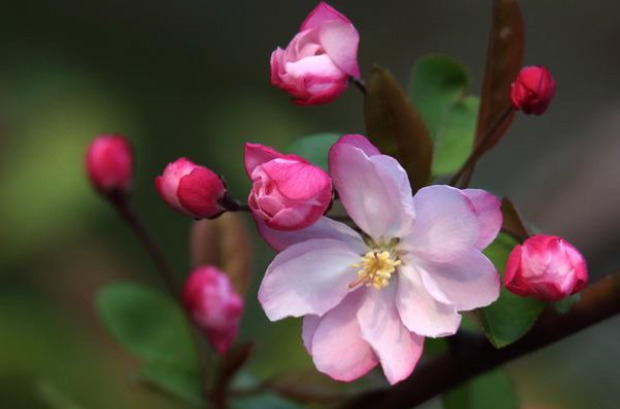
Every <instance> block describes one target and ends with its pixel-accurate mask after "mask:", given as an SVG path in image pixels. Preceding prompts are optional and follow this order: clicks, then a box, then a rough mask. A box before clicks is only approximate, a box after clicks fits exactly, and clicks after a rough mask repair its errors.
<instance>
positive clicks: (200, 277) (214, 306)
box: [183, 266, 243, 355]
mask: <svg viewBox="0 0 620 409" xmlns="http://www.w3.org/2000/svg"><path fill="white" fill-rule="evenodd" d="M183 303H184V305H185V308H186V310H187V312H188V314H189V316H190V317H191V319H192V321H193V322H194V323H195V324H196V325H197V326H198V327H199V328H200V329H201V330H202V331H203V332H204V333H205V335H206V336H207V338H208V340H209V342H210V343H211V345H212V346H213V348H215V350H216V351H217V352H218V353H219V354H220V355H223V354H225V353H226V351H227V350H228V349H229V348H230V346H231V345H232V344H233V343H234V341H235V339H236V338H237V334H238V332H239V321H240V320H241V315H242V313H243V299H242V298H241V296H240V295H239V294H237V293H236V292H235V290H234V289H233V286H232V284H231V282H230V279H229V278H228V276H227V275H226V274H225V273H223V272H222V271H220V270H218V269H217V268H215V267H213V266H202V267H199V268H197V269H196V270H194V271H193V272H192V273H191V274H190V276H189V277H188V278H187V281H186V282H185V286H184V288H183Z"/></svg>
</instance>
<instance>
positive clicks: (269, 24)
mask: <svg viewBox="0 0 620 409" xmlns="http://www.w3.org/2000/svg"><path fill="white" fill-rule="evenodd" d="M489 3H490V2H489V1H487V0H476V1H468V2H464V1H459V0H436V1H433V2H431V1H423V0H413V1H411V0H410V1H405V0H399V1H391V2H378V1H372V2H371V1H369V2H363V3H362V2H356V1H353V0H334V1H332V4H333V5H334V6H335V7H336V8H338V9H340V10H341V11H342V12H344V13H345V14H346V15H347V16H349V18H350V19H351V20H352V21H353V22H354V23H355V25H356V26H357V28H358V29H359V31H360V33H361V38H362V43H361V48H360V65H361V67H362V71H363V72H368V71H369V69H370V66H371V64H372V63H374V62H377V63H380V64H381V65H383V66H387V67H389V68H390V69H391V70H392V72H393V73H394V74H395V75H396V76H397V78H398V79H399V80H401V82H402V83H403V85H404V84H406V83H407V81H408V77H409V72H410V69H411V66H412V64H413V62H414V61H415V59H416V58H418V57H419V56H421V55H423V54H426V53H428V52H441V53H446V54H448V55H450V56H452V57H454V58H456V59H457V60H460V61H461V62H463V63H464V64H466V65H467V66H468V67H469V68H470V71H471V74H472V78H473V80H474V81H473V82H474V84H473V89H472V90H470V91H472V92H474V93H477V89H478V88H479V84H480V79H481V76H482V72H483V61H484V55H485V50H486V39H487V30H488V25H489ZM315 4H316V2H315V1H308V0H303V1H302V0H296V1H291V0H260V1H235V2H215V1H209V0H176V1H172V0H159V1H150V2H149V1H126V0H125V1H121V0H106V1H93V0H55V1H53V2H51V1H43V0H21V1H19V2H17V1H9V0H5V1H2V2H0V407H1V408H3V409H4V408H7V409H8V408H11V409H22V408H24V409H30V408H43V407H47V406H46V404H45V403H43V400H42V399H41V398H40V396H41V395H42V394H43V395H45V394H46V392H47V394H48V395H49V394H50V393H52V394H56V393H58V392H60V393H61V394H65V395H67V396H69V397H70V398H71V400H73V401H75V402H76V403H78V404H79V405H80V406H81V407H83V408H85V409H103V408H119V407H122V408H133V409H139V408H149V409H157V408H172V407H176V406H174V405H173V404H172V403H171V402H169V401H166V400H162V399H161V398H160V397H158V396H156V395H152V394H151V393H149V392H148V391H145V390H143V389H141V388H139V387H138V386H137V385H136V383H135V382H134V381H133V380H132V376H133V374H134V372H135V370H136V368H137V366H138V363H137V361H136V360H135V359H133V358H131V357H130V356H128V355H127V354H126V353H125V352H124V351H123V350H121V348H120V347H118V346H117V345H116V344H115V343H114V342H113V340H112V339H111V338H110V336H109V335H108V334H107V332H106V331H105V329H104V328H103V326H102V324H101V322H100V320H99V318H98V316H97V314H96V311H95V307H94V299H95V294H96V292H97V291H98V289H100V288H101V287H102V286H103V285H104V284H106V283H108V282H112V281H115V280H122V279H125V280H135V281H139V282H144V283H147V284H149V285H152V286H154V287H160V286H161V283H160V282H159V281H158V279H157V276H156V274H155V272H154V270H153V266H152V265H151V262H150V260H149V259H148V258H146V256H145V255H144V253H143V251H142V249H141V248H140V247H139V246H138V245H137V244H136V243H135V242H134V240H133V237H132V235H131V234H130V232H129V231H128V230H127V229H126V228H125V227H124V226H123V225H121V223H120V222H119V220H118V219H117V217H116V215H115V214H114V212H113V211H111V209H109V208H108V207H107V206H106V205H105V203H103V202H102V201H101V200H99V198H98V197H96V196H95V195H94V194H93V192H92V191H91V189H90V186H89V185H88V183H87V182H86V180H85V177H84V174H83V153H84V150H85V148H86V146H87V144H88V143H89V141H90V140H91V139H92V138H93V137H94V136H95V135H97V134H100V133H110V132H119V133H122V134H125V135H126V136H127V137H129V138H130V139H131V140H132V141H133V143H134V144H135V146H136V148H137V149H136V151H137V158H138V159H137V161H138V166H137V177H136V180H135V189H136V192H135V197H134V199H135V206H136V208H137V209H138V211H139V213H140V214H141V215H142V217H143V218H144V219H145V220H146V221H147V224H148V227H149V229H150V230H151V231H152V232H153V233H154V234H155V235H156V237H157V239H158V241H159V242H160V243H161V244H162V245H163V246H164V248H165V249H166V252H167V254H168V255H169V257H170V258H171V260H172V261H173V262H174V265H175V267H176V269H177V270H178V271H179V273H183V274H185V273H186V271H187V268H188V257H187V237H188V226H189V224H190V221H189V220H187V219H185V218H182V217H180V216H178V215H176V214H174V213H172V212H171V211H169V210H168V209H167V208H165V206H164V205H163V204H162V203H161V202H160V201H159V200H158V198H157V196H156V193H155V190H154V189H153V186H152V185H153V183H152V180H153V177H154V176H155V175H157V174H158V172H160V171H161V170H162V169H163V167H164V166H165V164H166V163H167V162H169V161H171V160H174V159H175V158H177V157H179V156H187V157H189V158H191V159H193V160H195V161H197V162H200V163H202V164H205V165H207V166H209V167H211V168H212V169H214V170H215V171H216V172H218V173H221V174H223V175H224V176H225V177H226V179H227V181H228V182H229V185H230V186H231V188H232V190H233V192H235V193H236V195H237V196H238V197H240V198H243V197H244V196H245V195H246V194H247V191H248V187H249V183H248V182H247V181H246V180H245V174H244V172H243V163H242V147H243V143H244V142H245V141H253V142H261V143H264V144H268V145H272V146H274V147H275V148H277V149H284V148H285V147H286V146H287V145H288V144H289V143H290V142H291V141H293V140H294V139H296V138H298V137H300V136H303V135H306V134H310V133H315V132H324V131H338V132H347V133H363V130H364V125H363V124H364V121H363V117H362V98H361V96H360V94H359V93H358V91H357V90H356V89H354V88H352V89H350V90H349V91H347V92H346V93H345V95H344V96H343V97H342V98H340V99H339V100H338V101H337V102H335V103H332V104H329V105H327V106H321V107H312V108H302V107H297V106H294V105H293V104H291V103H290V102H289V100H288V97H287V95H285V94H284V93H282V92H281V91H279V90H277V89H274V88H272V87H271V86H270V85H269V54H270V52H271V51H272V50H273V49H274V48H275V47H276V46H277V45H281V46H284V45H286V43H287V42H288V40H289V39H290V38H291V37H292V36H293V35H294V34H295V33H296V30H297V28H298V26H299V24H300V23H301V21H302V20H303V18H304V17H305V15H306V14H307V13H308V12H309V11H310V10H311V9H312V8H313V7H314V6H315ZM522 6H523V11H524V15H525V20H526V24H527V27H526V28H527V31H526V35H527V45H526V63H528V64H545V65H547V66H549V67H550V69H551V71H552V72H553V73H554V75H555V77H556V80H557V82H558V94H557V99H556V101H555V102H554V104H553V106H552V107H551V109H550V110H549V111H548V113H547V114H545V115H544V116H542V117H540V118H534V117H523V116H521V117H519V118H518V119H517V121H516V123H515V125H514V126H513V128H512V129H511V131H510V132H509V134H508V135H507V137H506V138H505V139H504V141H502V143H501V144H500V146H499V147H498V148H497V149H495V150H494V151H493V153H492V154H491V155H489V156H488V157H487V158H485V160H484V161H483V163H482V164H481V166H479V168H478V173H477V176H476V179H475V185H476V186H480V187H485V188H487V189H490V190H492V191H493V192H495V193H497V194H500V195H508V196H510V197H511V198H512V199H513V201H514V202H515V203H517V204H518V205H519V207H520V208H521V210H522V212H523V214H524V215H525V216H526V217H527V218H528V219H529V220H530V221H532V222H533V223H534V224H535V225H537V226H538V227H540V228H541V229H543V230H545V231H547V232H550V233H554V234H558V235H562V236H565V237H566V238H567V239H568V240H569V241H572V242H573V243H574V244H576V245H577V246H578V247H580V248H581V249H582V250H583V251H584V253H585V254H586V256H587V257H588V258H589V261H590V266H591V269H592V275H593V277H594V278H597V277H600V276H602V275H604V274H605V273H606V272H608V271H610V270H611V269H612V268H614V267H617V265H618V264H619V262H618V260H619V259H620V257H619V256H618V248H620V247H619V246H620V235H619V234H618V233H617V231H618V228H619V227H620V226H619V225H620V219H619V218H618V217H616V215H617V212H618V210H617V209H618V206H619V205H620V189H619V188H618V181H617V177H616V175H617V174H618V172H619V171H620V161H618V155H619V154H620V139H619V138H618V135H620V77H618V75H617V73H618V72H620V53H618V44H619V41H620V25H618V20H617V16H618V13H619V12H620V5H618V3H617V2H613V1H611V0H600V1H597V2H596V3H595V4H594V3H593V4H586V3H584V2H583V1H576V0H564V1H562V2H559V1H555V2H542V1H534V0H524V1H523V2H522ZM248 226H250V224H249V223H248ZM250 227H251V226H250ZM254 239H255V249H256V263H255V275H254V279H253V280H254V284H255V286H256V285H257V284H258V282H259V281H260V278H261V275H262V272H263V271H264V268H265V266H266V264H267V263H268V261H269V259H270V258H271V257H272V256H273V253H272V252H271V251H270V250H268V249H267V247H266V246H265V245H264V244H262V243H261V242H260V241H258V240H256V238H254ZM179 275H181V274H179ZM247 303H248V312H247V314H246V316H245V319H244V329H243V334H242V337H243V338H244V339H252V340H254V341H255V342H256V347H257V348H256V355H255V357H254V358H253V361H252V368H253V371H254V373H255V374H257V375H259V376H265V375H268V374H271V373H275V372H278V371H280V370H284V369H287V368H289V369H290V368H302V367H306V366H308V365H310V360H309V359H308V357H307V356H306V353H305V351H304V350H303V347H302V345H301V340H300V322H299V321H297V322H296V321H294V320H289V321H285V322H283V323H278V324H268V323H267V320H266V318H265V317H264V314H263V313H262V311H261V310H260V309H259V308H258V305H257V302H256V300H255V289H254V290H253V291H251V292H250V293H249V295H248V299H247ZM258 328H260V331H258V330H257V329H258ZM259 334H260V335H259ZM619 335H620V320H618V319H614V320H610V321H608V322H605V323H604V324H602V325H599V326H597V327H595V328H593V329H591V330H588V331H586V332H584V333H582V334H579V335H577V336H575V337H573V338H571V339H570V340H567V341H565V342H562V343H560V344H558V345H556V346H553V347H551V348H548V349H546V350H545V351H543V352H539V353H536V354H534V355H532V356H530V357H527V358H524V359H521V360H519V361H516V362H514V363H512V364H510V365H509V370H510V372H511V373H512V374H513V375H514V377H515V379H516V384H517V389H518V391H519V394H520V396H521V398H522V401H523V405H524V407H534V406H535V405H538V406H537V407H541V408H557V409H562V408H566V409H578V408H599V409H615V408H617V407H618V405H617V401H618V397H619V395H618V393H619V392H618V389H617V385H618V383H619V382H620V373H619V371H618V369H617V368H618V362H620V350H619V349H618V336H619ZM50 390H51V391H52V392H50ZM437 405H438V403H437V402H434V403H430V404H429V407H435V406H437ZM265 409H269V408H265Z"/></svg>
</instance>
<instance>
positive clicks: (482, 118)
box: [476, 0, 524, 151]
mask: <svg viewBox="0 0 620 409" xmlns="http://www.w3.org/2000/svg"><path fill="white" fill-rule="evenodd" d="M523 51H524V28H523V17H522V15H521V8H520V6H519V2H518V0H493V23H492V26H491V33H490V36H489V46H488V51H487V62H486V68H485V73H484V80H483V83H482V95H481V99H480V112H479V115H478V126H477V130H476V145H477V146H478V145H481V144H482V143H483V140H484V139H485V136H486V135H487V133H488V132H489V131H490V130H492V128H493V127H494V125H495V124H496V123H497V122H498V119H500V118H501V117H502V115H504V113H505V112H506V110H507V109H509V108H510V106H511V105H510V85H511V84H512V82H513V81H514V80H515V78H516V77H517V75H518V74H519V71H520V70H521V67H522V66H523ZM513 117H514V115H511V116H510V118H508V119H507V120H505V121H504V123H503V125H502V126H501V127H499V128H498V129H496V130H495V132H493V135H492V136H491V137H490V138H489V139H488V140H487V141H484V150H485V151H487V150H489V149H491V148H492V147H493V146H495V145H496V144H497V142H499V140H500V139H501V137H502V136H503V135H504V133H505V132H506V130H507V129H508V126H509V125H510V123H511V122H512V118H513Z"/></svg>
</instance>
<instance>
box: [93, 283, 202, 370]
mask: <svg viewBox="0 0 620 409" xmlns="http://www.w3.org/2000/svg"><path fill="white" fill-rule="evenodd" d="M97 304H98V308H99V313H100V315H101V317H102V319H103V322H104V323H105V325H106V326H107V328H108V330H109V331H110V332H111V333H112V335H113V336H114V338H115V339H116V340H117V341H118V342H119V343H120V344H121V345H122V346H123V347H125V348H126V349H127V351H129V352H130V353H132V354H134V355H136V356H137V357H139V358H142V359H143V360H145V361H146V362H148V363H149V364H161V365H177V366H184V367H191V366H192V365H196V362H197V361H196V355H195V351H194V349H193V343H192V339H191V333H190V329H189V327H188V323H187V321H186V319H185V317H184V315H183V312H182V311H181V310H180V309H179V308H178V307H177V305H176V304H175V303H174V302H173V301H172V300H171V299H170V298H169V297H168V296H165V295H163V294H161V293H159V292H157V291H154V290H151V289H149V288H146V287H143V286H141V285H138V284H132V283H115V284H110V285H108V286H106V287H105V288H104V289H103V290H102V291H100V292H99V295H98V299H97Z"/></svg>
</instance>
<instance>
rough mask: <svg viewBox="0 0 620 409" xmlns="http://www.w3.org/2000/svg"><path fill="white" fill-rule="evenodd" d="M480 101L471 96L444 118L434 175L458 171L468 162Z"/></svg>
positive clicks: (456, 105)
mask: <svg viewBox="0 0 620 409" xmlns="http://www.w3.org/2000/svg"><path fill="white" fill-rule="evenodd" d="M479 104H480V100H479V99H478V98H477V97H474V96H470V97H467V98H464V99H462V100H460V101H457V102H455V103H454V104H453V105H452V106H451V107H450V109H449V110H448V112H447V113H446V116H445V118H444V122H443V124H442V125H441V127H440V128H439V131H438V134H437V137H436V140H435V157H434V158H433V170H432V171H433V175H445V174H449V173H454V172H456V171H458V170H459V169H460V168H461V166H463V164H465V162H466V161H467V158H468V157H469V155H470V153H471V151H472V149H473V146H474V135H475V133H476V118H477V116H478V106H479Z"/></svg>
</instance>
